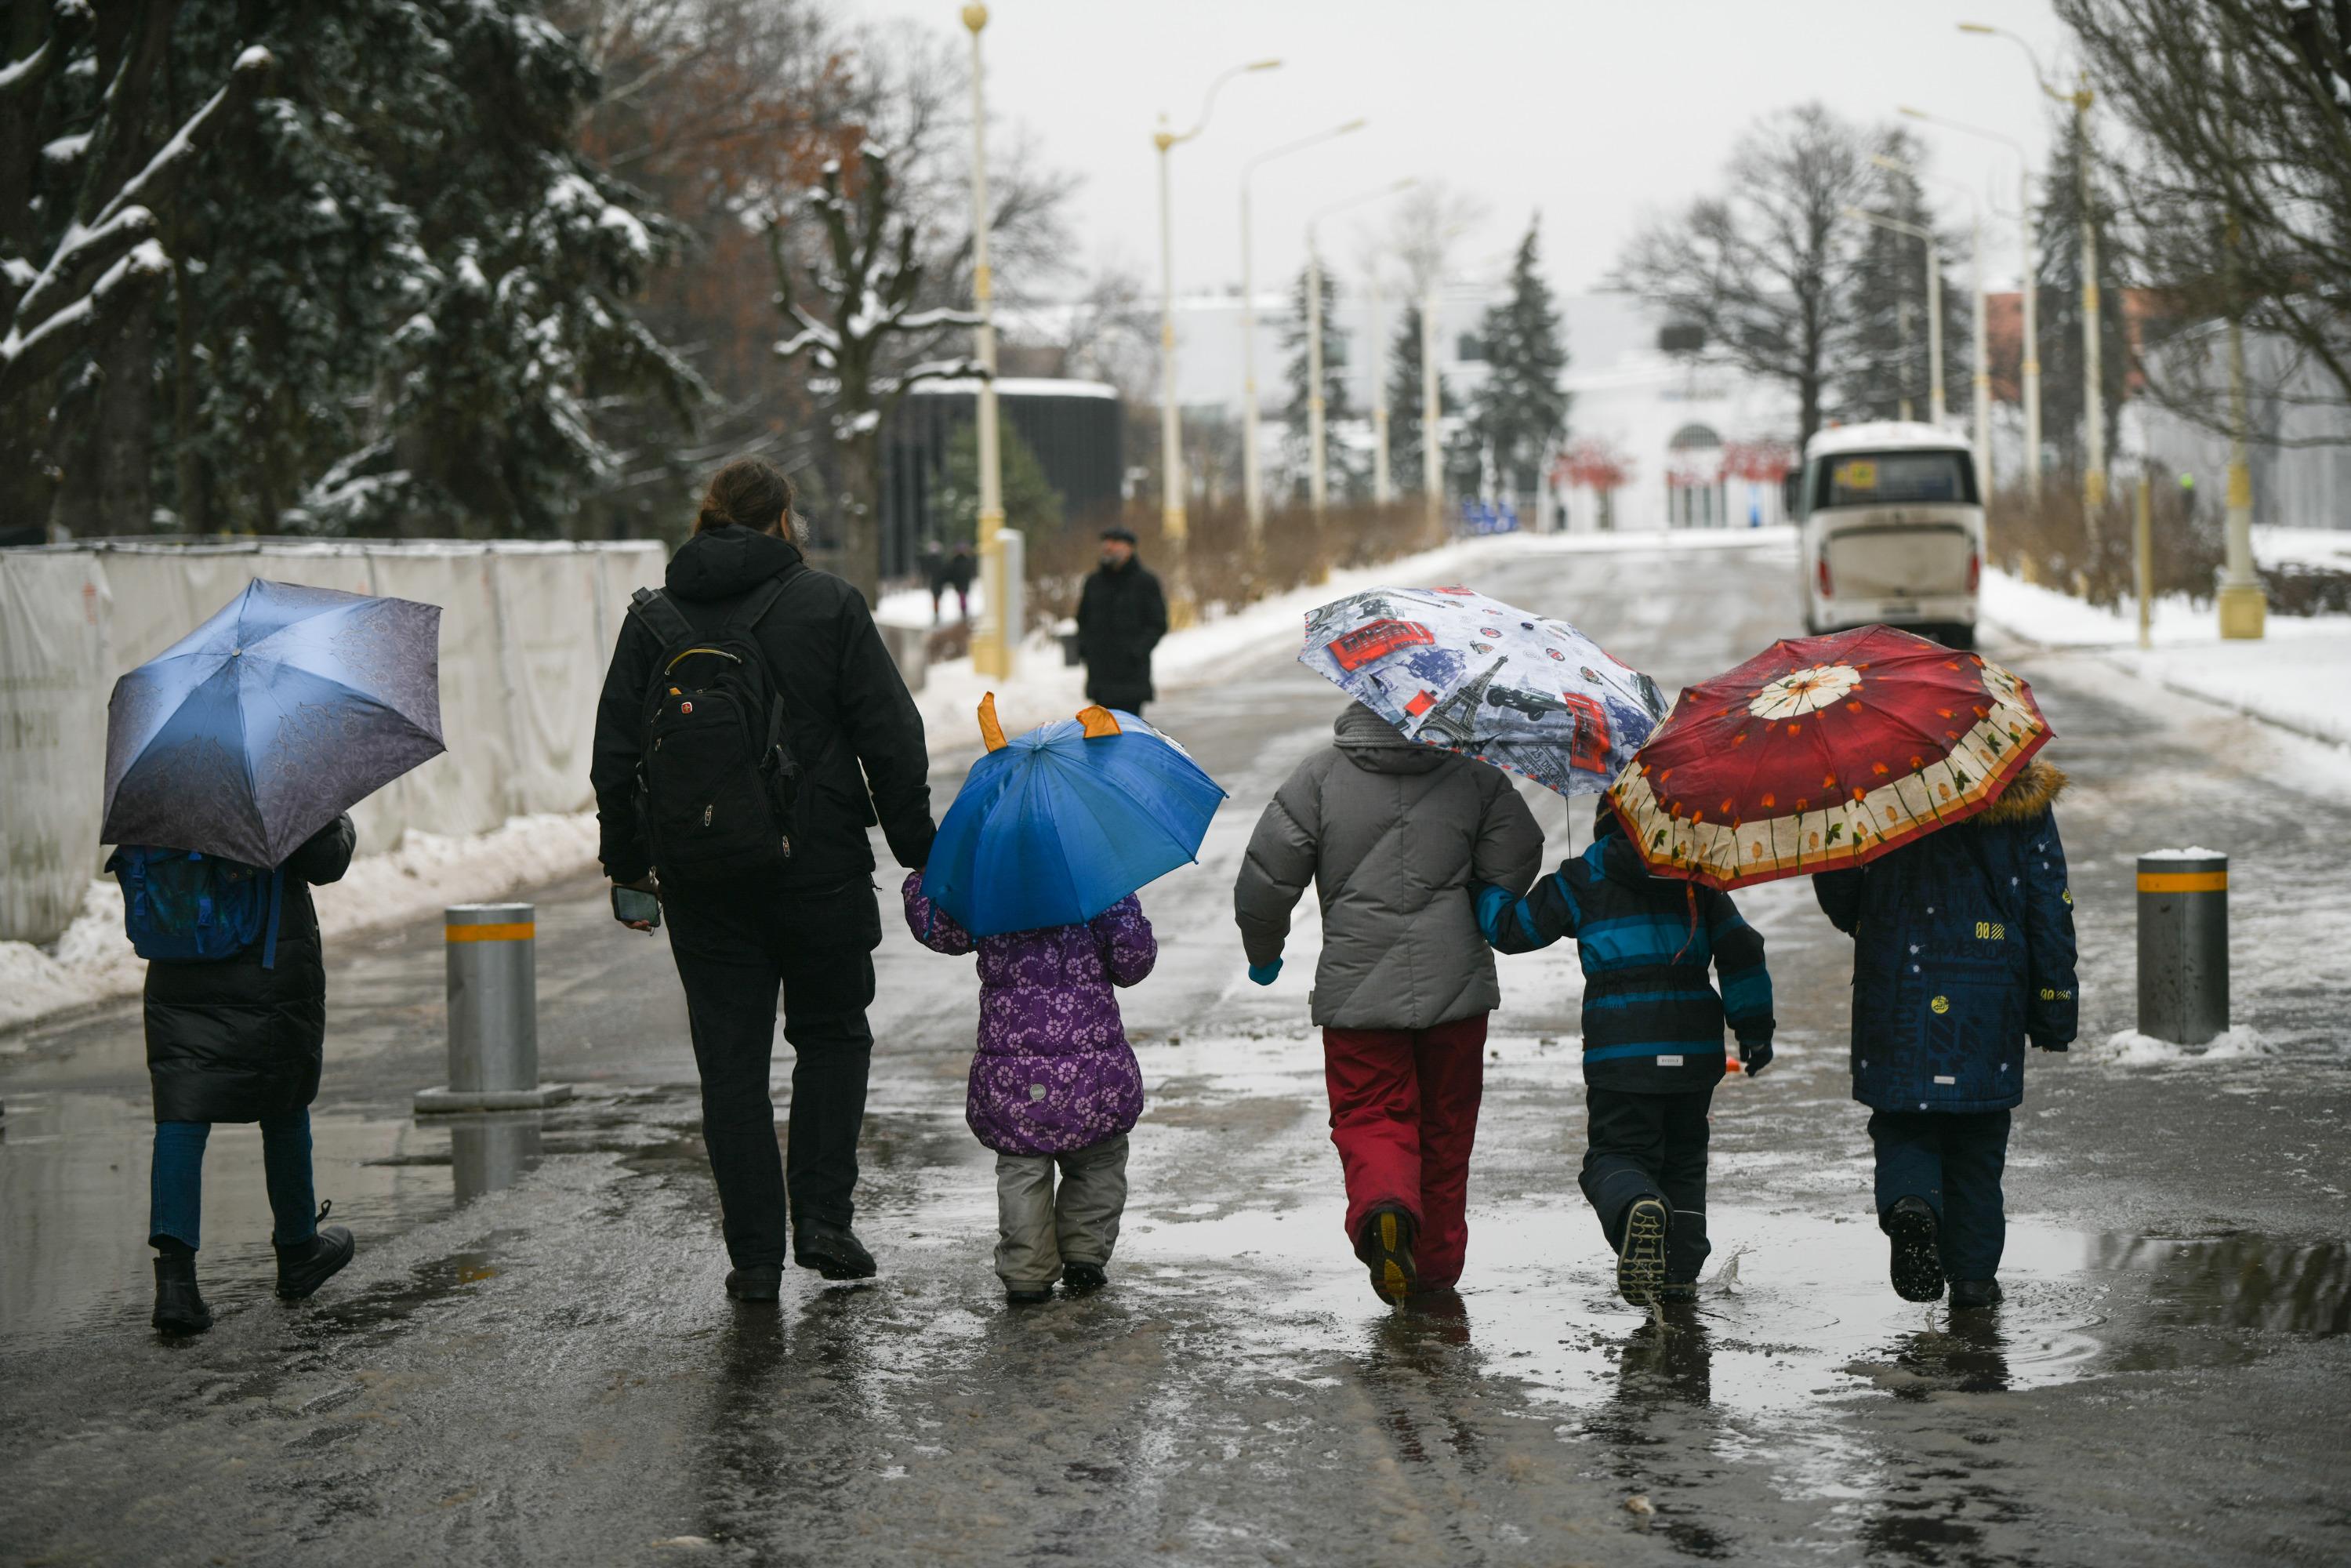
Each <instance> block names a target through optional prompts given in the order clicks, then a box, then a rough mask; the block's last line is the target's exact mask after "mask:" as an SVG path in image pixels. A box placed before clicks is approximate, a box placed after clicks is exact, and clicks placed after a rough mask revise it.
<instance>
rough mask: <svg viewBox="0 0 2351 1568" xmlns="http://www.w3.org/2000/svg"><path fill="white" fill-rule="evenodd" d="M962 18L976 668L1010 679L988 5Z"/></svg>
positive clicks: (1012, 646)
mask: <svg viewBox="0 0 2351 1568" xmlns="http://www.w3.org/2000/svg"><path fill="white" fill-rule="evenodd" d="M963 25H964V26H966V27H967V28H968V29H969V30H970V32H971V253H972V276H971V298H972V306H973V308H974V309H975V310H976V311H977V314H978V316H979V326H978V327H977V329H976V331H975V336H976V337H977V353H978V359H979V366H980V371H979V417H978V435H979V570H980V581H981V583H982V589H981V595H980V597H981V612H980V625H979V635H977V637H975V638H973V639H972V645H971V664H972V668H973V669H975V670H976V671H977V672H978V673H979V674H983V675H993V676H997V677H998V678H999V679H1009V678H1010V676H1011V674H1012V662H1013V657H1014V651H1015V650H1016V649H1017V648H1018V647H1019V643H1020V629H1019V627H1017V626H1011V625H1008V624H1007V623H1006V622H1007V617H1008V614H1009V613H1010V612H1011V611H1012V607H1013V602H1014V599H1015V595H1014V594H1013V593H1012V591H1011V584H1010V583H1009V582H1008V580H1007V577H1006V572H1005V556H1004V539H1003V538H1002V537H1001V536H1002V531H1003V528H1004V470H1003V459H1002V454H1001V448H1000V446H999V444H998V434H997V424H996V418H997V411H996V280H995V277H994V276H993V275H992V274H991V273H990V272H989V270H988V266H987V97H986V93H985V91H984V89H983V86H982V79H981V75H980V54H979V35H980V32H981V30H982V29H983V28H985V27H986V26H987V6H986V5H977V4H975V5H966V6H965V7H964V8H963Z"/></svg>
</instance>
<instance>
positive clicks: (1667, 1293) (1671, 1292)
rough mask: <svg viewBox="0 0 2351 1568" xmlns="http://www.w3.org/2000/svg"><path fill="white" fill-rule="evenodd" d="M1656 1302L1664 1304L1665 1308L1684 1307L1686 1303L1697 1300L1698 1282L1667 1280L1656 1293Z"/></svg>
mask: <svg viewBox="0 0 2351 1568" xmlns="http://www.w3.org/2000/svg"><path fill="white" fill-rule="evenodd" d="M1657 1300H1659V1301H1663V1302H1665V1303H1666V1304H1667V1306H1675V1305H1686V1304H1687V1303H1688V1302H1691V1301H1697V1300H1698V1281H1695V1280H1668V1281H1666V1282H1665V1285H1664V1287H1663V1288H1662V1289H1661V1290H1659V1291H1657Z"/></svg>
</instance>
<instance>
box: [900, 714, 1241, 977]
mask: <svg viewBox="0 0 2351 1568" xmlns="http://www.w3.org/2000/svg"><path fill="white" fill-rule="evenodd" d="M979 712H980V730H981V733H982V734H983V735H984V736H986V737H987V744H988V751H987V755H986V756H985V757H982V758H980V759H979V760H978V761H977V762H975V763H973V764H972V768H971V772H970V773H969V774H968V775H967V776H966V777H965V779H964V781H963V789H961V790H960V791H958V792H957V794H956V798H955V804H954V805H952V806H950V807H948V808H947V814H946V821H942V822H941V823H940V824H939V835H938V838H937V839H936V840H935V841H934V842H933V843H932V845H931V860H930V864H929V865H928V866H927V867H925V869H924V872H923V892H924V893H925V894H928V895H929V896H930V898H931V899H932V900H933V901H934V902H935V903H936V904H938V905H939V907H940V908H942V909H944V910H946V912H947V913H948V914H949V915H954V916H955V917H956V919H957V920H958V921H960V922H962V924H963V927H964V929H965V930H967V931H968V932H970V933H971V934H972V935H973V936H998V935H1001V934H1002V933H1004V932H1007V931H1033V930H1036V929H1038V928H1039V927H1040V926H1048V925H1079V924H1081V923H1082V922H1085V921H1088V920H1092V918H1093V917H1094V916H1095V915H1100V914H1101V913H1102V911H1103V910H1105V909H1108V908H1109V907H1110V906H1111V905H1112V904H1116V903H1117V902H1118V901H1119V900H1120V899H1122V898H1124V897H1125V896H1126V895H1127V894H1130V893H1133V892H1134V890H1135V889H1137V888H1139V887H1141V886H1143V885H1144V883H1147V882H1150V881H1152V880H1153V879H1154V878H1155V877H1159V876H1163V875H1165V873H1168V872H1171V871H1173V870H1175V868H1176V867H1177V866H1179V865H1184V864H1186V863H1187V862H1191V861H1192V860H1194V859H1195V858H1196V857H1197V855H1198V853H1199V849H1200V841H1201V839H1202V838H1204V837H1205V836H1206V835H1207V831H1208V819H1209V818H1211V817H1213V816H1215V815H1216V811H1217V805H1218V804H1219V803H1220V802H1221V801H1222V800H1224V798H1225V792H1224V790H1223V789H1221V788H1219V787H1218V786H1217V781H1216V780H1215V779H1211V778H1209V777H1208V776H1207V774H1206V773H1204V772H1202V771H1201V770H1200V765H1199V764H1198V763H1196V762H1195V761H1193V760H1192V758H1191V755H1190V754H1189V753H1188V752H1186V750H1185V749H1184V748H1183V747H1180V746H1178V745H1176V744H1175V742H1174V741H1173V740H1170V739H1169V738H1168V737H1166V736H1165V735H1162V734H1161V733H1160V732H1159V731H1157V730H1155V729H1154V728H1152V727H1150V726H1149V725H1147V724H1145V723H1144V722H1143V721H1142V720H1141V719H1139V718H1137V717H1135V716H1134V715H1133V714H1131V713H1113V711H1112V710H1110V709H1108V708H1101V707H1090V708H1087V709H1085V710H1084V711H1083V712H1081V714H1079V715H1078V716H1077V717H1076V718H1073V719H1069V718H1065V719H1061V720H1059V721H1058V722H1056V723H1053V724H1048V725H1041V726H1040V727H1037V728H1035V729H1032V730H1030V731H1029V732H1028V733H1027V734H1025V735H1019V736H1016V737H1013V738H1012V739H1011V740H1009V741H1007V740H1006V739H1005V738H1004V731H1003V730H1002V728H1001V727H998V724H997V722H996V698H995V695H994V694H993V693H991V694H989V695H988V697H987V700H986V701H985V702H983V703H982V704H981V705H980V710H979Z"/></svg>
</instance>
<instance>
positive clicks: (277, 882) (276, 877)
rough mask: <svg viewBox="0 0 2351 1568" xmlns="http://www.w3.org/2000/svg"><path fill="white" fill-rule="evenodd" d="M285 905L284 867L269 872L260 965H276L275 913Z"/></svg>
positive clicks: (266, 966) (274, 966)
mask: <svg viewBox="0 0 2351 1568" xmlns="http://www.w3.org/2000/svg"><path fill="white" fill-rule="evenodd" d="M285 905H286V868H285V867H284V866H282V865H281V866H279V867H278V868H277V870H276V871H273V872H271V873H269V934H268V935H267V936H264V937H263V938H262V939H261V967H263V968H265V969H275V968H276V967H277V915H278V911H279V910H281V909H283V908H284V907H285Z"/></svg>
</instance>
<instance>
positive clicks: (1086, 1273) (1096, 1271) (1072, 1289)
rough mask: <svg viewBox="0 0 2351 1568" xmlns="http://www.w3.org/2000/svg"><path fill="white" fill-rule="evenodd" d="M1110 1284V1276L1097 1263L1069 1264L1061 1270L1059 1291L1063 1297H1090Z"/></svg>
mask: <svg viewBox="0 0 2351 1568" xmlns="http://www.w3.org/2000/svg"><path fill="white" fill-rule="evenodd" d="M1109 1283H1110V1275H1109V1273H1108V1272H1106V1271H1105V1270H1103V1268H1102V1265H1101V1264H1099V1263H1071V1264H1066V1265H1064V1266H1063V1268H1062V1270H1061V1291H1062V1293H1063V1294H1065V1295H1071V1296H1091V1295H1092V1294H1093V1293H1094V1292H1095V1291H1099V1290H1101V1289H1102V1287H1103V1286H1104V1285H1107V1284H1109Z"/></svg>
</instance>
